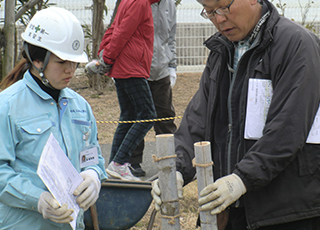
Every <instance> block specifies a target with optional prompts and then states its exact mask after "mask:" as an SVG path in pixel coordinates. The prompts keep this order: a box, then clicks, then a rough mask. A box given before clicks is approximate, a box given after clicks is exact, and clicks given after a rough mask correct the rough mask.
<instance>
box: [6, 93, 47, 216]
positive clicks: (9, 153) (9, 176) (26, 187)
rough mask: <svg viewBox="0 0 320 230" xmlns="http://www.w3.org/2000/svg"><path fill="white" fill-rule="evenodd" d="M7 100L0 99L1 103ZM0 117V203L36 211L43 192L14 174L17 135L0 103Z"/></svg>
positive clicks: (8, 112) (17, 174)
mask: <svg viewBox="0 0 320 230" xmlns="http://www.w3.org/2000/svg"><path fill="white" fill-rule="evenodd" d="M7 100H8V99H7V98H4V97H0V101H2V102H3V101H7ZM0 117H1V119H0V136H1V138H0V149H1V154H0V202H1V203H3V204H5V205H7V206H10V207H15V208H22V209H28V210H33V211H36V210H37V204H38V200H39V197H40V194H41V193H42V192H43V191H44V190H43V189H41V188H40V187H37V186H36V185H34V184H33V183H32V182H31V181H30V180H28V179H26V178H23V177H21V173H22V172H16V171H14V170H13V168H12V167H11V165H13V164H16V163H17V161H18V160H17V159H16V155H15V146H16V144H17V135H18V134H17V133H16V131H15V127H14V126H13V125H12V124H11V116H10V110H9V106H8V104H7V103H0Z"/></svg>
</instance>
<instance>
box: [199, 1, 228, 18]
mask: <svg viewBox="0 0 320 230" xmlns="http://www.w3.org/2000/svg"><path fill="white" fill-rule="evenodd" d="M233 2H234V0H232V1H231V3H230V4H229V5H227V6H222V7H220V8H218V9H216V10H214V11H210V12H207V11H206V10H205V9H204V8H203V10H202V11H201V13H200V15H201V16H202V17H204V18H205V19H211V18H213V17H214V15H215V14H219V15H226V14H228V13H229V12H230V6H231V5H232V3H233Z"/></svg>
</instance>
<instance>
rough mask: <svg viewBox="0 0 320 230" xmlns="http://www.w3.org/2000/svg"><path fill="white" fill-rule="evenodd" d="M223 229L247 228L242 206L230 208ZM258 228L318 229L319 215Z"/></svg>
mask: <svg viewBox="0 0 320 230" xmlns="http://www.w3.org/2000/svg"><path fill="white" fill-rule="evenodd" d="M225 230H248V228H247V221H246V215H245V211H244V208H230V210H229V221H228V224H227V226H226V228H225ZM258 230H320V217H314V218H310V219H304V220H298V221H294V222H290V223H286V224H277V225H272V226H267V227H261V228H258Z"/></svg>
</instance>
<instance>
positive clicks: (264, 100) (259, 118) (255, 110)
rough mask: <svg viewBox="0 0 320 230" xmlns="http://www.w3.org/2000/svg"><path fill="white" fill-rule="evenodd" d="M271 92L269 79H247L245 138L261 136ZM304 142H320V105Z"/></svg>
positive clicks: (253, 138)
mask: <svg viewBox="0 0 320 230" xmlns="http://www.w3.org/2000/svg"><path fill="white" fill-rule="evenodd" d="M272 94H273V89H272V84H271V80H267V79H253V78H250V79H249V86H248V98H247V115H246V123H245V131H244V138H245V139H251V140H258V139H259V138H260V137H261V136H262V130H263V128H264V126H265V123H266V119H267V114H268V111H269V106H270V103H271V99H272ZM306 142H307V143H309V144H320V105H319V108H318V112H317V114H316V117H315V119H314V121H313V125H312V127H311V130H310V132H309V135H308V138H307V141H306Z"/></svg>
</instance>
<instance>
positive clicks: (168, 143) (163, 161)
mask: <svg viewBox="0 0 320 230" xmlns="http://www.w3.org/2000/svg"><path fill="white" fill-rule="evenodd" d="M156 146H157V156H156V157H154V159H155V162H157V166H158V169H159V172H158V177H159V186H160V189H161V200H162V205H161V209H160V211H161V225H162V229H163V230H179V229H180V221H179V217H180V215H179V198H178V190H177V178H176V155H175V151H174V136H173V134H159V135H157V136H156Z"/></svg>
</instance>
